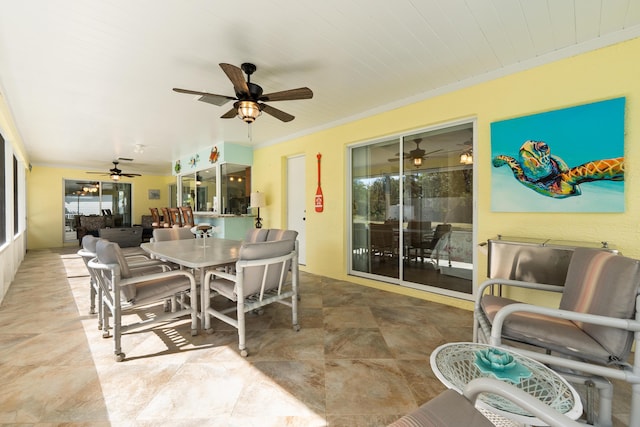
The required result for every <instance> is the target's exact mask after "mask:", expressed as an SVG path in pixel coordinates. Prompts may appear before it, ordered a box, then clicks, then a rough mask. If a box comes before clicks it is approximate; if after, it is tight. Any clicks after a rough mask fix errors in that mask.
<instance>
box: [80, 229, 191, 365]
mask: <svg viewBox="0 0 640 427" xmlns="http://www.w3.org/2000/svg"><path fill="white" fill-rule="evenodd" d="M96 255H97V256H96V258H94V259H92V260H91V261H89V263H88V267H89V268H91V269H92V270H93V272H94V276H95V278H96V280H97V283H98V285H99V286H100V291H101V293H102V304H103V336H104V337H108V336H109V331H110V326H109V314H111V316H112V317H113V323H114V325H113V339H114V354H115V357H116V361H118V362H120V361H122V360H124V358H125V353H124V352H123V351H122V345H121V341H122V334H123V333H124V332H127V331H129V330H131V329H134V328H140V327H145V326H147V325H150V324H153V323H157V322H165V321H167V320H172V319H176V318H179V317H183V316H190V318H191V334H192V335H196V334H197V322H198V316H197V303H196V301H197V288H196V280H195V277H194V276H193V274H191V273H190V272H188V271H186V270H170V271H163V272H159V273H147V274H143V273H140V272H136V271H134V270H132V269H131V268H130V267H129V264H128V263H127V260H126V259H125V257H124V256H123V254H122V251H121V250H120V247H119V246H118V244H117V243H112V242H108V241H103V240H101V241H98V242H97V244H96ZM176 294H181V295H187V296H188V297H189V298H188V299H187V298H181V299H180V300H181V304H180V305H179V306H178V307H177V308H175V309H173V310H171V311H169V312H166V311H165V312H161V313H154V314H153V315H152V316H149V317H148V318H146V319H143V320H140V321H138V322H132V323H129V324H126V325H123V324H122V315H123V312H126V311H132V310H136V309H139V308H143V307H147V306H151V305H161V304H164V303H165V301H167V300H169V299H172V298H173V297H174V296H175V295H176Z"/></svg>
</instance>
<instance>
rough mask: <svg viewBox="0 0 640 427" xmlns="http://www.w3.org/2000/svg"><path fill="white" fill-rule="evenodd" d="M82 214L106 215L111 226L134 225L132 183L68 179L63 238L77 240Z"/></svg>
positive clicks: (106, 222)
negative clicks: (132, 217)
mask: <svg viewBox="0 0 640 427" xmlns="http://www.w3.org/2000/svg"><path fill="white" fill-rule="evenodd" d="M80 216H107V217H108V220H106V221H105V224H107V225H108V226H111V227H131V224H132V221H131V184H127V183H121V182H112V181H104V182H101V181H82V180H65V182H64V222H63V224H64V231H63V233H64V234H63V235H64V241H65V242H70V241H73V240H76V239H77V235H76V228H77V227H78V225H79V217H80Z"/></svg>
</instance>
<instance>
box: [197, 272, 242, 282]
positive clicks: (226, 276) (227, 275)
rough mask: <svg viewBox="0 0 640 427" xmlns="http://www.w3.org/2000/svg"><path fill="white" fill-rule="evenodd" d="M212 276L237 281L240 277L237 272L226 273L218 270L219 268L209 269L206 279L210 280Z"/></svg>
mask: <svg viewBox="0 0 640 427" xmlns="http://www.w3.org/2000/svg"><path fill="white" fill-rule="evenodd" d="M211 276H216V277H219V278H221V279H226V280H230V281H232V282H235V281H236V280H238V277H237V276H236V275H235V274H231V273H225V272H224V271H217V270H211V271H207V274H206V275H205V280H206V281H207V282H208V281H209V280H211Z"/></svg>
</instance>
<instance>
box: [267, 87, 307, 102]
mask: <svg viewBox="0 0 640 427" xmlns="http://www.w3.org/2000/svg"><path fill="white" fill-rule="evenodd" d="M311 98H313V92H312V91H311V89H309V88H308V87H299V88H297V89H289V90H283V91H281V92H273V93H268V94H266V95H262V96H261V97H260V101H271V102H273V101H290V100H294V99H311Z"/></svg>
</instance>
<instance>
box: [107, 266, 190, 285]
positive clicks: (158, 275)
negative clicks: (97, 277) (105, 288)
mask: <svg viewBox="0 0 640 427" xmlns="http://www.w3.org/2000/svg"><path fill="white" fill-rule="evenodd" d="M174 276H185V277H187V278H188V279H189V281H191V287H192V288H193V287H195V283H196V278H195V276H194V275H193V274H191V273H190V272H189V271H187V270H171V271H163V272H161V273H153V274H145V275H144V276H136V277H130V278H128V279H121V280H120V281H119V282H118V286H127V285H134V284H137V283H144V282H148V281H152V280H156V279H165V278H167V277H174Z"/></svg>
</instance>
